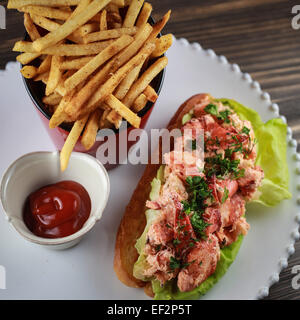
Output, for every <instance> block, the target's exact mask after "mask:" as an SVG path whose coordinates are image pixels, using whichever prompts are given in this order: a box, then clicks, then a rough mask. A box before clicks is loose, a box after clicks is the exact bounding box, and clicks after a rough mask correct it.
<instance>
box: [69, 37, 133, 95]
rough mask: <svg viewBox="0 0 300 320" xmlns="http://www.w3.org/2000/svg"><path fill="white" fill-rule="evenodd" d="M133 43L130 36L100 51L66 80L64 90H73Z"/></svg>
mask: <svg viewBox="0 0 300 320" xmlns="http://www.w3.org/2000/svg"><path fill="white" fill-rule="evenodd" d="M132 41H133V38H132V37H130V36H126V35H124V36H122V37H121V38H119V39H117V40H116V41H114V42H113V43H112V44H111V45H109V46H108V47H107V48H105V49H104V50H103V51H101V52H100V53H99V54H98V55H97V56H95V57H94V58H93V59H92V60H91V61H89V62H88V63H87V64H86V65H85V66H84V67H82V68H81V69H80V70H78V71H77V72H76V73H75V74H73V76H72V77H70V78H69V79H67V80H66V82H65V88H66V89H67V91H70V90H72V89H73V88H75V87H76V86H77V85H78V84H79V83H81V82H82V81H84V80H86V78H87V77H88V76H89V75H91V74H92V73H93V72H94V71H95V70H97V69H98V68H99V67H100V66H101V65H102V64H103V63H105V62H106V61H108V60H109V59H110V58H111V57H113V56H114V55H115V54H117V53H118V52H119V51H121V50H122V49H123V48H125V47H126V46H128V45H129V44H130V43H131V42H132Z"/></svg>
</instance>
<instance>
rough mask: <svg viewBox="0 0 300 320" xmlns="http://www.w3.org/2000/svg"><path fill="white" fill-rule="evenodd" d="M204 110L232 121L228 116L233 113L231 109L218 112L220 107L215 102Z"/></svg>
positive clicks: (223, 119) (228, 121) (226, 120)
mask: <svg viewBox="0 0 300 320" xmlns="http://www.w3.org/2000/svg"><path fill="white" fill-rule="evenodd" d="M204 111H205V112H207V113H209V114H211V115H213V116H215V117H216V118H217V119H218V120H222V121H224V122H225V123H230V120H229V118H228V116H229V115H230V114H231V111H230V110H229V109H225V110H223V111H220V112H218V107H217V106H216V105H215V104H212V103H210V104H208V105H207V106H206V107H205V108H204Z"/></svg>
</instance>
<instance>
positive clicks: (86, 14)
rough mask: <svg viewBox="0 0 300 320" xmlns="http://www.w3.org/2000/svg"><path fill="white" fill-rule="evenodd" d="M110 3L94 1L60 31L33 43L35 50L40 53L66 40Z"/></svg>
mask: <svg viewBox="0 0 300 320" xmlns="http://www.w3.org/2000/svg"><path fill="white" fill-rule="evenodd" d="M109 2H110V0H94V1H93V2H91V4H89V5H88V6H87V7H86V10H84V11H82V12H80V13H79V14H77V15H76V16H74V17H72V18H70V19H69V20H67V21H66V22H65V23H64V24H63V25H61V26H60V27H59V28H58V29H56V30H55V31H51V32H49V33H48V34H47V35H46V36H44V37H43V38H40V39H37V40H35V41H34V42H33V47H34V49H35V50H37V51H38V52H40V51H42V50H43V49H45V48H48V47H50V46H52V45H55V44H57V43H58V42H59V41H61V40H63V39H64V38H66V37H67V36H68V35H70V34H71V33H72V32H74V31H75V30H76V29H78V28H79V27H80V26H82V25H83V24H85V23H86V22H87V21H88V20H90V19H91V18H92V17H93V16H94V15H96V14H97V13H98V12H99V11H100V10H101V9H103V7H105V6H106V5H107V4H108V3H109Z"/></svg>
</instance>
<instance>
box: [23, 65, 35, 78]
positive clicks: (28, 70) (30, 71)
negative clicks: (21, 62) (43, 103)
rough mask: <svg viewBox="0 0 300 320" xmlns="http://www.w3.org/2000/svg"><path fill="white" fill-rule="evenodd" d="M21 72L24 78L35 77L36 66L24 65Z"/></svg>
mask: <svg viewBox="0 0 300 320" xmlns="http://www.w3.org/2000/svg"><path fill="white" fill-rule="evenodd" d="M21 73H22V75H23V77H24V78H26V79H31V78H33V77H35V75H36V73H37V68H36V67H34V66H24V67H23V68H22V69H21Z"/></svg>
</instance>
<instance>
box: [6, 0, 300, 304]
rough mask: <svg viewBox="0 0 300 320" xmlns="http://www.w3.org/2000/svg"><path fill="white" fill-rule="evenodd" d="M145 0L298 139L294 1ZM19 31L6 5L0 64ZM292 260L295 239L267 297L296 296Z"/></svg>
mask: <svg viewBox="0 0 300 320" xmlns="http://www.w3.org/2000/svg"><path fill="white" fill-rule="evenodd" d="M151 3H152V4H153V7H154V18H155V19H157V18H159V17H161V15H162V14H163V13H165V12H166V11H167V10H168V9H169V8H171V9H172V18H171V21H170V22H169V24H168V25H167V27H166V29H165V32H171V33H173V34H174V35H175V36H176V37H178V38H180V37H184V38H186V39H188V40H189V41H191V42H199V43H201V45H202V46H203V47H204V48H212V49H213V50H214V51H215V52H216V53H217V54H218V55H225V56H226V57H227V58H228V60H229V61H230V62H231V63H237V64H239V66H240V67H241V70H242V71H243V72H248V73H250V74H251V76H252V77H253V78H254V79H255V80H257V81H259V83H260V84H261V86H262V89H263V90H265V91H267V92H269V93H270V95H271V98H272V100H273V101H274V102H276V103H278V104H279V106H280V109H281V113H282V114H283V115H285V116H286V117H287V120H288V123H289V126H291V127H292V129H293V136H294V138H295V139H297V140H298V142H299V140H300V108H299V104H300V72H299V71H300V54H299V52H300V41H299V39H300V30H293V29H292V27H291V19H292V17H293V15H292V14H291V10H292V7H293V6H294V5H296V4H297V1H292V0H291V1H290V0H225V1H219V0H201V1H200V0H163V1H161V0H151ZM6 4H7V1H3V0H0V5H5V6H6ZM298 4H300V2H299V1H298ZM23 34H24V27H23V22H22V15H21V14H20V13H18V12H17V11H16V10H8V11H7V28H6V30H0V40H1V41H0V69H2V68H5V64H6V63H7V62H8V61H11V60H14V59H15V56H16V54H15V53H13V52H12V51H11V48H12V46H13V44H14V42H15V41H16V40H19V39H21V38H22V36H23ZM279 236H280V235H279ZM295 265H300V242H297V243H296V252H295V254H294V255H293V256H292V257H291V258H290V259H289V267H288V268H287V269H286V270H284V271H283V272H282V273H281V275H280V281H279V283H277V284H275V285H274V286H272V288H271V289H270V295H269V297H268V299H300V289H299V290H294V289H293V288H292V284H291V283H292V278H293V276H294V275H293V274H292V273H291V269H292V267H293V266H295ZM258 272H259V270H258ZM249 276H250V275H249Z"/></svg>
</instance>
